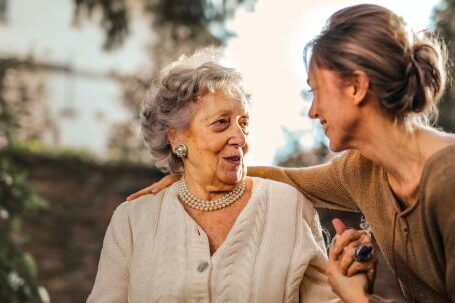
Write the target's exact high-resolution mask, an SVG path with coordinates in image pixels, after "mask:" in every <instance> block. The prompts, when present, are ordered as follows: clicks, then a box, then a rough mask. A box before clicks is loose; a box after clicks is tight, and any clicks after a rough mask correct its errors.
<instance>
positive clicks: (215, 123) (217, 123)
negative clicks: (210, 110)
mask: <svg viewBox="0 0 455 303" xmlns="http://www.w3.org/2000/svg"><path fill="white" fill-rule="evenodd" d="M213 124H214V125H226V124H229V120H228V119H218V120H216V121H215V122H214V123H213Z"/></svg>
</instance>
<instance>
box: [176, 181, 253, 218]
mask: <svg viewBox="0 0 455 303" xmlns="http://www.w3.org/2000/svg"><path fill="white" fill-rule="evenodd" d="M244 193H245V181H242V183H240V185H238V186H237V187H236V188H234V190H233V191H231V192H230V193H228V194H226V195H224V196H222V197H221V198H219V199H216V200H213V201H208V200H202V199H199V198H198V197H196V196H194V195H193V194H192V193H191V192H190V191H189V189H188V186H187V184H186V181H185V175H182V178H180V181H179V184H178V192H177V194H178V196H179V197H180V198H181V199H182V201H183V202H185V204H187V205H188V206H190V207H192V208H195V209H198V210H202V211H215V210H218V209H221V208H225V207H227V206H229V205H231V204H232V203H234V202H235V201H237V200H238V199H240V197H241V196H242V195H243V194H244Z"/></svg>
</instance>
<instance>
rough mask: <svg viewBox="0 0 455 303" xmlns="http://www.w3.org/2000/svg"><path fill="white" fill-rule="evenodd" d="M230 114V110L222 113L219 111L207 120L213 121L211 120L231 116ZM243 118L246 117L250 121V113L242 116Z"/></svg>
mask: <svg viewBox="0 0 455 303" xmlns="http://www.w3.org/2000/svg"><path fill="white" fill-rule="evenodd" d="M230 113H231V111H230V110H220V111H217V112H216V113H214V114H212V115H210V116H208V117H207V118H206V120H211V119H213V118H215V117H219V116H223V115H229V114H230ZM242 117H246V118H248V119H249V118H250V115H249V114H248V113H245V114H244V115H242Z"/></svg>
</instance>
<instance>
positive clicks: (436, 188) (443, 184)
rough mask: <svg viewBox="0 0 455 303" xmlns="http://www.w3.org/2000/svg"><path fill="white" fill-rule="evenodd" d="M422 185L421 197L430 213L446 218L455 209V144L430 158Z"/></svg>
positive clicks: (423, 175)
mask: <svg viewBox="0 0 455 303" xmlns="http://www.w3.org/2000/svg"><path fill="white" fill-rule="evenodd" d="M420 186H421V199H422V200H423V201H422V202H423V203H424V207H425V208H426V209H427V211H428V212H429V215H432V216H436V218H439V219H441V218H442V219H445V218H446V217H447V214H452V213H453V212H454V211H455V200H454V199H453V197H455V144H452V145H449V146H447V147H446V148H444V149H442V150H440V151H438V152H437V153H436V154H434V155H433V156H432V157H431V158H430V159H429V160H428V162H427V163H426V165H425V167H424V171H423V174H422V179H421V185H420ZM439 219H438V220H439Z"/></svg>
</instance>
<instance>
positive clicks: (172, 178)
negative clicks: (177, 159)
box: [126, 174, 180, 201]
mask: <svg viewBox="0 0 455 303" xmlns="http://www.w3.org/2000/svg"><path fill="white" fill-rule="evenodd" d="M179 179H180V175H179V174H172V175H167V176H165V177H163V178H162V179H161V180H159V181H158V182H155V183H153V184H152V185H150V186H148V187H146V188H144V189H141V190H140V191H137V192H135V193H133V194H131V195H129V196H128V197H126V201H132V200H134V199H137V198H139V197H141V196H143V195H148V194H156V193H159V192H160V191H161V190H163V189H165V188H166V187H169V186H171V185H172V184H173V183H175V182H177V181H178V180H179Z"/></svg>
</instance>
